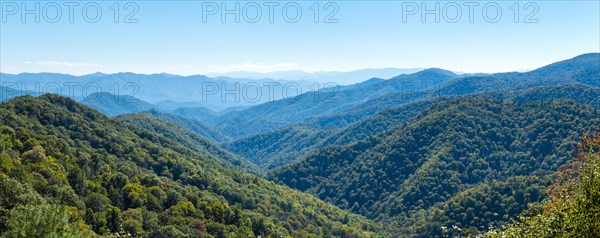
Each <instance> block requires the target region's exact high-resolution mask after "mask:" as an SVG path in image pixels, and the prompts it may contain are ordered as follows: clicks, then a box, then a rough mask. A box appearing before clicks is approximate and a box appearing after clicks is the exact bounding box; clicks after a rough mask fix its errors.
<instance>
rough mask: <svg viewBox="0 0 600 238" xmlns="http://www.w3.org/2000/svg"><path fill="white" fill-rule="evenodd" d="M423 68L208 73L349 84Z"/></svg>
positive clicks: (413, 71) (236, 76) (237, 76)
mask: <svg viewBox="0 0 600 238" xmlns="http://www.w3.org/2000/svg"><path fill="white" fill-rule="evenodd" d="M423 69H424V68H410V69H399V68H381V69H360V70H355V71H348V72H340V71H322V72H312V73H311V72H305V71H300V70H292V71H279V72H271V73H256V72H247V71H236V72H228V73H210V74H207V76H210V77H231V78H247V79H280V80H307V81H312V82H318V83H330V82H332V83H336V84H338V85H350V84H356V83H360V82H363V81H365V79H368V78H384V79H388V78H392V77H395V76H398V75H401V74H412V73H416V72H419V71H421V70H423Z"/></svg>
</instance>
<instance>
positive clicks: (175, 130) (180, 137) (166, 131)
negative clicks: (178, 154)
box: [118, 111, 261, 174]
mask: <svg viewBox="0 0 600 238" xmlns="http://www.w3.org/2000/svg"><path fill="white" fill-rule="evenodd" d="M171 116H172V117H171ZM165 117H167V118H166V119H164V118H165ZM172 118H176V116H173V115H169V114H162V113H159V112H156V111H147V112H141V113H135V114H125V115H122V116H119V117H118V119H120V120H122V121H124V122H126V123H128V124H131V125H134V126H136V127H139V128H143V129H146V130H149V131H152V132H154V133H156V134H159V135H162V136H164V137H166V138H169V139H171V140H174V141H176V142H178V143H180V144H181V145H183V146H185V147H187V148H189V149H191V150H194V151H196V152H199V153H202V154H205V155H208V156H212V157H213V159H215V160H217V161H223V162H225V163H226V164H228V165H231V166H233V167H236V168H240V169H242V170H245V171H247V172H251V173H254V174H259V173H261V172H260V169H259V168H258V167H257V166H256V165H255V164H253V163H250V162H248V161H247V160H245V159H243V158H240V157H239V156H237V155H235V154H232V153H231V152H229V151H226V150H224V149H222V148H221V147H220V146H218V145H216V144H214V143H212V142H211V141H209V140H207V139H206V138H204V137H202V136H200V135H199V134H197V133H194V132H193V131H190V130H187V129H186V128H183V127H182V126H179V125H177V124H175V123H171V122H168V120H170V119H172ZM184 120H185V119H184ZM178 122H181V121H178Z"/></svg>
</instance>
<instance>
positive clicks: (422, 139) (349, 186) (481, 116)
mask: <svg viewBox="0 0 600 238" xmlns="http://www.w3.org/2000/svg"><path fill="white" fill-rule="evenodd" d="M599 130H600V112H599V111H598V110H597V109H594V108H592V107H590V106H585V105H579V104H576V103H575V102H573V101H568V100H556V101H543V102H533V103H518V102H508V101H507V102H501V101H497V100H493V99H485V98H478V97H474V98H473V97H459V98H454V99H449V100H445V101H442V102H438V103H435V104H434V105H432V106H430V107H428V108H427V109H426V110H424V111H423V112H422V113H421V114H420V115H419V116H418V117H417V118H415V119H414V120H413V121H410V122H409V123H405V124H401V125H398V126H396V127H392V128H391V129H388V130H387V131H385V132H383V133H381V134H379V135H377V136H374V137H371V138H368V139H366V140H362V141H358V142H355V143H353V144H350V145H346V146H332V147H329V148H325V149H322V150H318V151H316V152H314V153H311V154H310V155H308V156H307V157H306V158H304V159H302V160H301V161H299V162H297V163H294V164H291V165H288V166H284V167H282V168H279V169H276V170H274V171H272V172H271V173H270V174H269V177H270V178H271V179H273V180H274V181H277V182H280V183H284V184H287V185H289V186H291V187H294V188H297V189H299V190H301V191H307V192H310V193H313V194H315V195H317V196H319V197H320V198H322V199H324V200H326V201H330V202H332V203H334V204H337V205H339V206H340V207H342V208H347V209H349V210H351V211H354V212H357V213H360V214H364V215H366V216H368V217H380V218H389V217H397V218H405V217H408V215H409V214H414V213H415V212H417V211H420V210H427V209H429V208H431V207H432V206H435V205H436V204H439V203H443V202H447V201H449V199H451V198H452V197H454V196H456V195H457V194H459V193H461V192H463V191H465V190H466V189H468V188H471V187H473V186H478V185H481V184H484V183H489V182H490V181H492V180H498V181H501V182H502V181H506V180H507V179H509V178H511V177H514V176H530V175H536V176H538V175H539V176H542V177H543V176H545V175H547V174H549V173H551V172H553V171H555V170H557V169H558V167H560V166H561V165H563V164H565V163H566V162H567V161H569V159H570V158H572V152H573V151H574V149H575V148H574V147H575V146H574V145H575V144H576V141H578V137H579V136H580V135H581V134H582V133H583V132H587V131H599ZM540 179H541V178H540ZM474 199H476V198H474ZM534 200H535V199H534ZM525 202H527V201H525ZM525 204H526V203H525ZM512 211H513V212H510V213H509V216H507V217H504V218H503V219H508V217H514V216H515V215H516V213H514V212H516V210H512ZM467 219H468V217H462V219H459V221H460V222H463V223H467V222H468V220H467ZM400 224H410V223H400ZM409 228H410V229H409V230H411V229H414V228H415V227H409Z"/></svg>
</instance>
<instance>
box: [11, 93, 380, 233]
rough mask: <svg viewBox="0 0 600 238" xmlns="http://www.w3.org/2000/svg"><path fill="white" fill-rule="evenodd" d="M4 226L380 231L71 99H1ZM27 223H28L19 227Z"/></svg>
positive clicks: (34, 229) (31, 229)
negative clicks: (2, 100)
mask: <svg viewBox="0 0 600 238" xmlns="http://www.w3.org/2000/svg"><path fill="white" fill-rule="evenodd" d="M0 122H1V126H0V135H1V136H0V138H1V140H0V148H1V149H2V152H1V153H0V179H1V180H2V182H1V183H0V193H2V194H1V195H0V206H1V207H0V221H2V222H0V225H1V226H2V227H0V231H3V232H5V235H7V236H9V237H12V236H13V235H15V234H16V232H17V233H21V234H23V236H26V237H31V236H35V234H40V233H41V234H45V235H49V234H52V233H54V234H57V235H56V236H58V237H62V236H66V237H68V236H69V234H70V235H72V236H75V237H77V236H84V237H89V236H92V233H90V232H92V231H93V232H94V233H96V234H103V235H106V234H109V233H112V234H115V233H122V234H125V233H129V234H131V235H134V236H142V237H151V236H153V237H192V236H194V237H198V236H200V237H231V236H233V237H246V236H248V235H254V236H258V235H260V236H262V237H275V236H291V237H304V236H309V234H313V235H315V236H318V237H321V236H323V237H327V236H344V237H365V236H375V235H376V234H377V232H378V230H379V226H378V225H376V224H375V223H372V222H369V221H367V220H365V219H364V218H361V217H359V216H356V215H352V214H350V213H348V212H345V211H342V210H340V209H338V208H336V207H334V206H332V205H329V204H327V203H325V202H323V201H321V200H319V199H317V198H314V197H312V196H310V195H306V194H303V193H300V192H297V191H294V190H292V189H289V188H285V187H282V186H279V185H275V184H274V183H272V182H268V181H266V180H264V179H262V178H259V177H256V176H254V175H250V174H247V173H243V172H241V171H239V170H237V169H235V168H233V167H231V166H226V165H223V163H222V162H221V161H219V158H214V156H211V155H208V154H204V153H202V152H198V151H196V150H194V149H190V148H187V147H186V146H184V145H183V144H181V143H179V142H177V141H175V140H173V139H170V138H167V137H165V136H163V135H161V134H157V133H155V132H153V131H151V130H147V129H143V128H140V127H138V126H134V125H132V124H128V123H126V122H124V121H122V120H120V119H114V118H108V117H106V116H104V115H102V114H100V113H98V112H96V111H94V110H92V109H90V108H88V107H86V106H83V105H81V104H79V103H77V102H75V101H73V100H71V99H68V98H65V97H61V96H56V95H44V96H41V97H39V98H34V97H31V96H25V97H18V98H15V99H13V100H11V101H8V102H4V103H2V104H1V105H0ZM23 224H25V225H23Z"/></svg>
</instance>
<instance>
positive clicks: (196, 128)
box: [143, 110, 229, 142]
mask: <svg viewBox="0 0 600 238" xmlns="http://www.w3.org/2000/svg"><path fill="white" fill-rule="evenodd" d="M143 113H146V114H150V115H152V116H154V117H156V118H158V119H160V120H162V121H167V122H171V123H175V124H177V125H180V126H181V127H183V128H185V129H188V130H189V131H191V132H194V133H196V134H198V135H200V136H202V137H204V138H207V139H209V140H211V141H214V142H223V141H227V140H229V137H227V136H226V135H225V134H223V133H222V132H220V131H217V130H213V129H212V128H210V127H208V126H205V125H204V124H202V123H200V122H199V121H198V120H194V119H188V118H185V117H182V116H176V115H177V114H175V115H173V114H168V113H162V112H158V111H156V110H150V111H145V112H143Z"/></svg>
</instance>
